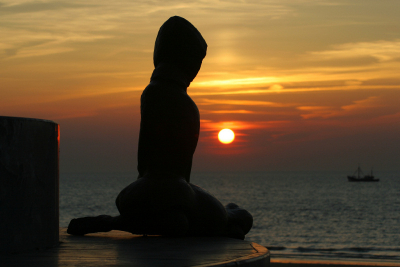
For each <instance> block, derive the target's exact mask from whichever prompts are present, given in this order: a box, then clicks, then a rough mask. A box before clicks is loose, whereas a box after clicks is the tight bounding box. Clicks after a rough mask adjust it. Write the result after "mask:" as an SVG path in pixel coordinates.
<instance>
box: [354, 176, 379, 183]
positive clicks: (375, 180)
mask: <svg viewBox="0 0 400 267" xmlns="http://www.w3.org/2000/svg"><path fill="white" fill-rule="evenodd" d="M347 179H348V180H349V182H379V179H374V178H373V177H372V178H370V177H368V178H356V177H353V176H347Z"/></svg>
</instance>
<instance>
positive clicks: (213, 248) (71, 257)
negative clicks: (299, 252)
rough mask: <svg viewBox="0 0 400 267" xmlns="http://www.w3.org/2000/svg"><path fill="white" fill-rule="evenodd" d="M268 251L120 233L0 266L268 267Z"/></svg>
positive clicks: (70, 240) (73, 239) (65, 241)
mask: <svg viewBox="0 0 400 267" xmlns="http://www.w3.org/2000/svg"><path fill="white" fill-rule="evenodd" d="M269 264H270V256H269V251H268V250H267V249H266V248H265V247H263V246H261V245H258V244H256V243H253V242H248V241H242V240H237V239H232V238H223V237H161V236H139V235H132V234H130V233H126V232H121V231H111V232H108V233H96V234H89V235H85V236H71V235H68V234H67V233H66V228H60V245H59V246H58V247H55V248H49V249H44V250H40V251H31V252H24V253H15V254H7V255H4V254H3V255H1V260H0V266H31V267H38V266H40V267H42V266H46V267H49V266H96V267H97V266H141V267H147V266H174V267H178V266H202V267H205V266H238V265H239V266H259V267H261V266H270V265H269Z"/></svg>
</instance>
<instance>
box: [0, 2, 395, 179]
mask: <svg viewBox="0 0 400 267" xmlns="http://www.w3.org/2000/svg"><path fill="white" fill-rule="evenodd" d="M399 10H400V1H399V0H379V1H378V0H329V1H328V0H327V1H325V0H266V1H257V0H253V1H245V0H237V1H234V0H232V1H222V0H221V1H217V0H204V1H162V0H154V1H140V0H139V1H128V0H119V1H118V0H117V1H104V0H96V1H92V0H88V1H77V0H68V1H66V0H65V1H63V0H61V1H25V0H1V1H0V61H1V64H0V115H1V116H17V117H31V118H41V119H48V120H53V121H55V122H57V123H58V124H59V125H60V130H61V152H60V153H61V154H60V157H61V161H60V166H61V172H69V171H130V170H135V169H136V152H137V142H138V133H139V123H140V95H141V93H142V91H143V89H144V88H145V87H146V85H147V84H148V82H149V79H150V75H151V73H152V71H153V68H154V67H153V61H152V56H153V54H152V53H153V48H154V41H155V38H156V35H157V32H158V29H159V27H160V26H161V25H162V24H163V23H164V21H166V20H167V19H168V18H169V17H171V16H174V15H178V16H182V17H184V18H186V19H187V20H189V21H190V22H192V23H193V25H195V27H197V29H198V30H199V31H200V32H201V33H202V35H203V37H204V39H205V40H206V41H207V43H208V51H207V56H206V58H205V59H204V61H203V66H202V69H201V71H200V72H199V74H198V76H197V78H196V79H195V80H194V82H193V83H192V84H191V85H190V87H189V88H188V93H189V95H190V96H191V97H192V99H193V100H194V101H195V102H196V104H197V106H198V108H199V110H200V114H201V133H200V139H199V144H198V148H197V151H196V153H195V156H194V163H193V169H194V171H213V170H222V171H223V170H238V171H250V170H255V171H268V170H272V171H275V170H288V171H297V170H341V171H349V174H350V173H351V172H352V171H354V170H355V169H356V168H357V164H358V163H360V165H361V167H362V168H363V169H364V170H366V171H369V169H370V168H371V167H374V170H376V171H377V172H379V171H386V170H399V169H400V168H399V166H400V164H399V163H400V16H399ZM223 128H230V129H232V130H233V131H234V132H235V135H236V137H235V140H234V141H233V142H232V143H230V144H221V143H220V142H219V141H218V139H217V135H218V132H219V130H221V129H223Z"/></svg>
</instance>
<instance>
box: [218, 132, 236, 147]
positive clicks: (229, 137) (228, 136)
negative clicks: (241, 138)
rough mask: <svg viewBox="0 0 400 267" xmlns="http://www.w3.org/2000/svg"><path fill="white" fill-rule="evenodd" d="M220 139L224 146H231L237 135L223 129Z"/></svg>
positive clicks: (219, 135)
mask: <svg viewBox="0 0 400 267" xmlns="http://www.w3.org/2000/svg"><path fill="white" fill-rule="evenodd" d="M218 139H219V141H220V142H221V143H223V144H230V143H232V141H233V140H234V139H235V133H234V132H233V131H232V130H231V129H222V130H221V131H219V133H218Z"/></svg>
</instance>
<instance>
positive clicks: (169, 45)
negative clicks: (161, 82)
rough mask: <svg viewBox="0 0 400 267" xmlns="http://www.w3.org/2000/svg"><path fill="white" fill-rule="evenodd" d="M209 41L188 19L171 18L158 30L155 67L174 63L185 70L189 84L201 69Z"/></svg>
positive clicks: (184, 73)
mask: <svg viewBox="0 0 400 267" xmlns="http://www.w3.org/2000/svg"><path fill="white" fill-rule="evenodd" d="M206 52H207V43H206V41H205V40H204V38H203V36H201V34H200V32H199V31H198V30H197V29H196V28H195V27H194V26H193V25H192V24H191V23H190V22H189V21H187V20H186V19H184V18H181V17H178V16H175V17H171V18H169V19H168V20H167V21H166V22H165V23H164V24H163V25H162V26H161V28H160V30H159V31H158V35H157V39H156V43H155V47H154V57H153V59H154V67H155V68H156V69H157V67H159V66H160V65H173V66H174V67H177V68H178V69H180V70H181V71H182V72H183V75H184V76H186V78H187V80H188V82H189V84H190V82H191V81H192V80H193V79H194V78H195V77H196V75H197V73H198V72H199V70H200V67H201V63H202V61H203V58H204V57H205V56H206Z"/></svg>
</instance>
